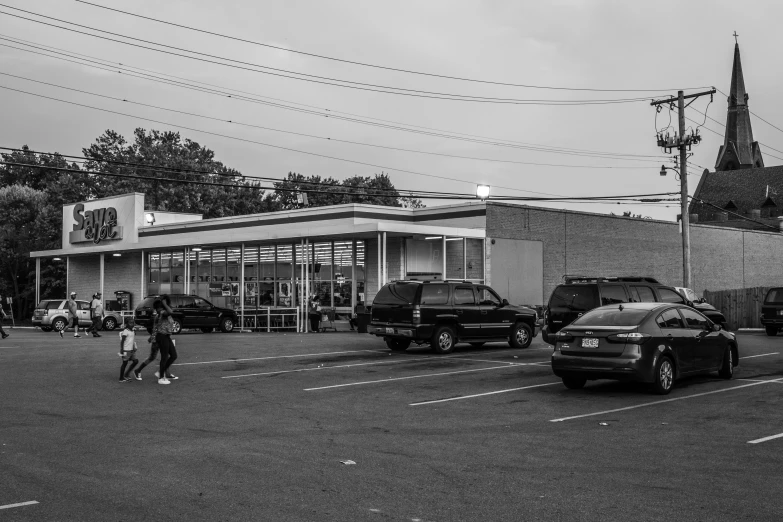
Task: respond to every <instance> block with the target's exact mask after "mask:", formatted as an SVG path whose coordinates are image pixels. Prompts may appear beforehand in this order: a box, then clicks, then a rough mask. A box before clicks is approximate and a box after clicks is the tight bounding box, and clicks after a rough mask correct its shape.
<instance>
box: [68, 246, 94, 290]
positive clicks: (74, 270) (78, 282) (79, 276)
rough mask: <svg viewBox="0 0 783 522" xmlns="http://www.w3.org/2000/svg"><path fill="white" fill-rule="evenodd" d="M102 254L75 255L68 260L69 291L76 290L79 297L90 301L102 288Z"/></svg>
mask: <svg viewBox="0 0 783 522" xmlns="http://www.w3.org/2000/svg"><path fill="white" fill-rule="evenodd" d="M100 270H101V267H100V256H99V255H98V254H95V255H92V256H79V257H76V256H73V257H70V258H69V260H68V288H67V289H66V290H67V293H69V294H70V293H71V292H76V293H77V294H78V295H77V296H76V298H77V299H80V300H84V301H89V300H90V299H92V294H94V293H95V292H97V291H98V290H100V288H101V279H100V278H101V272H100Z"/></svg>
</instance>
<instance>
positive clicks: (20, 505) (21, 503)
mask: <svg viewBox="0 0 783 522" xmlns="http://www.w3.org/2000/svg"><path fill="white" fill-rule="evenodd" d="M33 504H38V501H37V500H31V501H29V502H19V503H18V504H6V505H5V506H0V509H11V508H18V507H22V506H32V505H33Z"/></svg>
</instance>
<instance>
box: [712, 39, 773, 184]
mask: <svg viewBox="0 0 783 522" xmlns="http://www.w3.org/2000/svg"><path fill="white" fill-rule="evenodd" d="M735 37H736V34H735ZM729 92H730V94H729V99H728V102H729V108H728V113H727V115H726V134H725V141H724V143H723V146H722V147H721V148H720V150H719V151H718V160H717V161H716V162H715V171H722V170H735V169H752V168H760V167H763V166H764V159H763V158H762V157H761V150H760V149H759V144H758V142H757V141H753V128H752V127H751V125H750V110H749V109H748V92H747V91H746V90H745V78H744V77H743V75H742V63H741V62H740V51H739V43H735V44H734V65H733V67H732V69H731V90H730V91H729Z"/></svg>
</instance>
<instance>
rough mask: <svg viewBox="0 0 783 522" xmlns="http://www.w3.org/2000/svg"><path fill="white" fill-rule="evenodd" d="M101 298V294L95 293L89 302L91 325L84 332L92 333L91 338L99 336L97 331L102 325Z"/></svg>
mask: <svg viewBox="0 0 783 522" xmlns="http://www.w3.org/2000/svg"><path fill="white" fill-rule="evenodd" d="M101 297H102V294H101V293H100V292H96V293H94V294H93V296H92V301H90V319H92V324H91V325H90V327H89V328H87V329H86V330H85V331H84V332H85V333H92V336H93V337H100V336H101V334H99V333H98V330H100V329H101V325H102V324H103V302H102V301H101Z"/></svg>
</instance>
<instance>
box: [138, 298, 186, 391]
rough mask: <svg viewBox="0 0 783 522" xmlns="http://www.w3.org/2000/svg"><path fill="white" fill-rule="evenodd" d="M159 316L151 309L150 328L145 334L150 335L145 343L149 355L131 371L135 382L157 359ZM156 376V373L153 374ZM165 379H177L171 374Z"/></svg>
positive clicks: (167, 373) (167, 374) (168, 373)
mask: <svg viewBox="0 0 783 522" xmlns="http://www.w3.org/2000/svg"><path fill="white" fill-rule="evenodd" d="M159 318H160V316H159V315H158V313H157V312H156V311H155V310H154V309H153V311H152V326H151V327H150V328H149V329H148V330H147V332H148V333H149V334H150V336H149V339H148V340H147V342H149V343H150V355H149V357H147V358H146V359H145V360H144V361H143V362H142V363H141V365H139V367H138V369H136V370H133V376H134V377H135V378H136V380H137V381H140V380H141V371H142V370H143V369H144V368H145V367H146V366H147V365H148V364H150V363H152V362H155V359H157V358H158V352H159V351H160V349H159V348H158V341H157V339H156V334H157V332H158V319H159ZM155 373H156V375H157V374H158V372H155ZM166 378H167V379H169V380H176V379H179V377H177V376H176V375H172V374H171V372H166Z"/></svg>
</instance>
